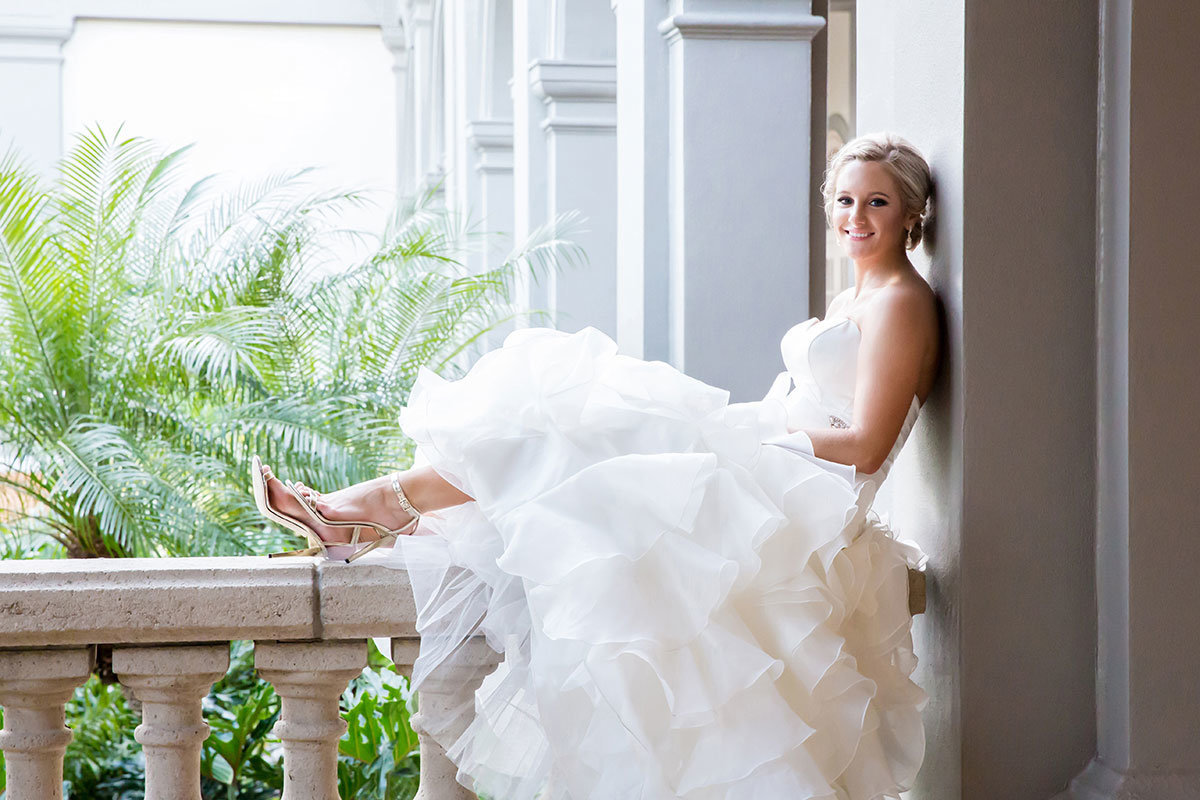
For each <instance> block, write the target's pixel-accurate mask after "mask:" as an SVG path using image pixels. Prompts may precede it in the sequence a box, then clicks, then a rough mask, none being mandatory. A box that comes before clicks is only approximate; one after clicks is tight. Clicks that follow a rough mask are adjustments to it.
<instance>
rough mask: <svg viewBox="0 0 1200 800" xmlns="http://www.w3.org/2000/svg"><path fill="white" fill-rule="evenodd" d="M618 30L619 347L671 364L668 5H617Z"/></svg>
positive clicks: (630, 1) (618, 0) (633, 0)
mask: <svg viewBox="0 0 1200 800" xmlns="http://www.w3.org/2000/svg"><path fill="white" fill-rule="evenodd" d="M612 7H613V12H614V13H615V14H616V26H617V70H616V72H617V255H616V268H617V344H618V345H620V347H621V352H623V353H628V354H629V355H632V356H637V357H639V358H646V359H653V360H659V361H666V360H667V359H668V358H669V351H668V346H667V345H668V341H667V290H668V285H669V281H668V275H669V263H668V256H669V252H670V250H669V246H668V234H669V230H668V217H667V175H668V164H669V159H668V141H669V137H668V127H669V122H670V117H669V109H668V107H667V42H666V40H665V39H663V37H662V34H660V33H659V31H658V25H659V23H660V22H662V20H663V18H664V17H665V16H666V12H667V3H666V2H665V0H658V1H657V2H649V3H647V2H642V0H613V3H612Z"/></svg>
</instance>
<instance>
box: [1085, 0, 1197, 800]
mask: <svg viewBox="0 0 1200 800" xmlns="http://www.w3.org/2000/svg"><path fill="white" fill-rule="evenodd" d="M1100 5H1101V16H1100V20H1101V27H1100V36H1101V54H1102V55H1101V61H1100V68H1101V79H1100V87H1101V97H1100V103H1099V109H1100V139H1099V142H1100V152H1099V163H1100V169H1099V176H1100V190H1099V201H1100V202H1099V214H1098V217H1099V246H1100V247H1099V249H1100V258H1099V260H1098V261H1099V263H1098V269H1099V272H1098V275H1097V281H1096V286H1097V291H1098V294H1099V296H1098V326H1099V334H1100V335H1099V341H1098V344H1099V348H1098V360H1097V364H1096V366H1097V374H1098V378H1099V380H1098V387H1097V389H1098V392H1097V394H1098V408H1097V411H1098V426H1097V446H1098V475H1097V484H1098V485H1097V498H1098V503H1097V511H1098V514H1097V529H1096V546H1097V547H1096V549H1097V559H1096V595H1097V597H1096V600H1097V605H1098V611H1099V615H1098V621H1099V630H1098V665H1097V676H1096V677H1097V681H1096V704H1097V709H1096V710H1097V715H1096V723H1097V731H1096V734H1097V746H1096V752H1097V754H1096V757H1095V758H1094V759H1093V760H1092V762H1091V763H1090V764H1089V765H1088V766H1087V768H1086V769H1085V770H1084V771H1083V772H1082V773H1081V774H1080V775H1079V776H1078V777H1076V778H1075V779H1074V780H1073V781H1072V782H1071V786H1070V791H1069V792H1068V794H1067V795H1066V797H1070V798H1074V800H1138V799H1139V798H1154V800H1184V798H1196V797H1200V722H1198V720H1200V692H1197V681H1198V678H1200V672H1198V671H1197V667H1196V663H1197V660H1200V640H1198V639H1197V636H1196V633H1197V630H1198V629H1200V582H1198V581H1197V580H1196V574H1195V573H1196V563H1197V560H1198V559H1200V539H1198V538H1197V536H1196V519H1197V516H1198V515H1200V496H1198V495H1197V493H1196V491H1195V487H1196V486H1198V485H1200V418H1197V415H1196V413H1195V410H1194V409H1195V408H1196V405H1197V403H1198V402H1200V371H1197V369H1196V368H1195V363H1196V359H1195V347H1194V344H1195V341H1196V337H1197V336H1200V317H1198V316H1197V314H1196V292H1195V255H1194V247H1192V245H1191V243H1190V242H1189V237H1187V236H1181V235H1180V232H1181V231H1182V230H1194V229H1195V228H1196V226H1197V224H1200V214H1198V213H1197V212H1196V210H1195V209H1194V208H1192V207H1190V206H1188V207H1182V208H1181V212H1182V213H1179V214H1171V215H1167V214H1163V213H1162V208H1161V206H1160V203H1161V201H1162V198H1165V197H1178V196H1180V194H1181V193H1187V192H1188V191H1189V188H1188V187H1189V186H1193V185H1194V184H1195V170H1194V169H1193V168H1192V167H1191V165H1193V164H1195V163H1196V159H1197V158H1200V92H1198V91H1197V87H1198V84H1200V80H1198V78H1197V72H1196V62H1195V56H1194V54H1193V53H1192V52H1189V49H1188V48H1189V45H1188V42H1189V41H1190V40H1191V38H1192V37H1193V36H1194V33H1195V31H1196V30H1197V29H1198V28H1200V8H1198V7H1196V6H1193V5H1182V6H1178V7H1173V8H1170V9H1169V8H1167V7H1165V6H1162V5H1158V4H1153V3H1135V2H1132V0H1106V1H1105V2H1103V3H1101V4H1100ZM1179 48H1183V49H1182V50H1180V49H1179ZM1183 165H1188V166H1187V167H1184V166H1183Z"/></svg>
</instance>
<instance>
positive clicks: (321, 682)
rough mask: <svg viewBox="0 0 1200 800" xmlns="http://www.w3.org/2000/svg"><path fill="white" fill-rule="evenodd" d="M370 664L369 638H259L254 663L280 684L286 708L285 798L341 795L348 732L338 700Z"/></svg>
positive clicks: (278, 730)
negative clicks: (341, 748)
mask: <svg viewBox="0 0 1200 800" xmlns="http://www.w3.org/2000/svg"><path fill="white" fill-rule="evenodd" d="M366 665H367V643H366V642H365V641H361V640H358V641H322V642H255V644H254V666H255V668H256V669H257V670H258V672H259V674H260V675H261V676H262V677H263V679H264V680H266V681H268V682H269V683H270V684H271V685H272V686H274V687H275V691H276V693H278V695H279V697H280V699H281V700H282V705H283V709H282V713H281V715H280V719H279V722H278V723H276V725H275V728H274V729H273V733H274V734H275V735H276V736H278V737H279V738H280V739H281V740H282V741H283V796H282V797H281V798H280V800H338V775H337V755H338V750H337V743H338V739H340V738H341V737H342V734H344V733H345V732H346V721H345V720H343V719H342V717H341V714H340V713H339V710H338V700H339V698H340V697H341V695H342V692H343V691H345V689H346V684H347V683H348V682H349V681H350V679H351V678H353V677H355V676H356V675H358V674H359V673H360V672H362V669H363V667H365V666H366Z"/></svg>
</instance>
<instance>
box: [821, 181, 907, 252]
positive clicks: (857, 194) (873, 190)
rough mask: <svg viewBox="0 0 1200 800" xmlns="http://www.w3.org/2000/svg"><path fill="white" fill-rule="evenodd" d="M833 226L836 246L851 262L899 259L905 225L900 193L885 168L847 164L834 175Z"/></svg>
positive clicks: (904, 235)
mask: <svg viewBox="0 0 1200 800" xmlns="http://www.w3.org/2000/svg"><path fill="white" fill-rule="evenodd" d="M836 187H837V190H836V191H835V192H834V195H833V214H832V219H833V227H834V231H835V232H836V233H837V240H838V244H840V245H841V247H842V250H844V251H845V253H846V255H847V256H849V257H850V258H851V259H853V260H855V261H859V260H862V259H866V260H868V261H871V260H875V259H877V258H879V257H881V256H882V257H884V258H893V257H895V255H896V254H900V256H901V257H904V256H903V253H904V239H905V237H906V236H907V228H906V224H907V225H911V224H912V223H913V222H915V221H916V219H915V215H910V216H912V217H913V219H912V220H911V221H910V220H908V219H906V218H905V214H904V210H903V208H901V203H900V191H899V188H898V187H897V186H896V181H895V180H894V179H893V178H892V176H891V174H889V173H888V171H887V168H885V167H884V166H883V165H882V164H880V163H879V162H876V161H851V162H850V163H848V164H846V166H844V167H842V169H841V170H840V171H839V172H838V175H837V183H836Z"/></svg>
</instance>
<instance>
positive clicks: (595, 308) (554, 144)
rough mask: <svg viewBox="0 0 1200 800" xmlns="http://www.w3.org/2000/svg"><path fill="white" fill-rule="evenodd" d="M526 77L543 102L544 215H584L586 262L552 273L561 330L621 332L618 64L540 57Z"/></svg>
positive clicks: (581, 239)
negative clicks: (618, 227) (618, 204)
mask: <svg viewBox="0 0 1200 800" xmlns="http://www.w3.org/2000/svg"><path fill="white" fill-rule="evenodd" d="M605 11H606V12H607V9H605ZM603 33H604V31H603V29H602V30H601V34H602V35H603ZM529 80H530V84H531V85H532V87H533V90H534V92H535V94H536V95H537V96H538V98H539V99H541V100H542V102H543V103H544V104H545V107H546V114H545V119H544V120H543V121H542V123H541V128H542V130H543V131H545V134H546V191H547V195H546V201H547V209H546V210H547V216H548V217H549V218H554V217H556V216H558V215H559V214H562V213H565V212H571V211H578V212H580V213H581V214H582V216H583V222H582V224H581V226H580V231H579V232H578V233H576V234H573V235H570V238H572V239H573V240H574V241H575V242H576V243H577V244H579V245H580V246H581V247H582V248H583V250H584V252H585V253H586V254H587V257H588V263H587V264H586V265H581V266H576V267H568V268H565V269H563V270H560V271H559V272H556V273H554V274H553V275H551V276H550V281H549V285H550V287H551V293H552V294H551V306H550V309H549V310H550V311H551V312H552V313H553V314H554V320H555V324H556V326H557V327H558V328H560V329H562V330H568V331H576V330H579V329H580V328H583V327H585V326H589V325H590V326H593V327H596V328H599V329H600V330H602V331H604V332H605V333H608V334H609V335H610V336H616V334H617V308H616V306H617V273H616V255H617V254H616V247H617V143H616V133H617V116H616V112H617V108H616V98H617V75H616V65H615V63H613V62H611V61H568V60H564V59H540V60H538V61H535V62H534V63H533V64H532V65H531V67H530V70H529Z"/></svg>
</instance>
